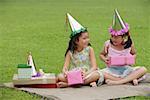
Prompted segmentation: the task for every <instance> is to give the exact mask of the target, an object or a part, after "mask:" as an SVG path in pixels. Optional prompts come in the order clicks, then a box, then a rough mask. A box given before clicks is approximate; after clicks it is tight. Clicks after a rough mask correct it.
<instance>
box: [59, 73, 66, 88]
mask: <svg viewBox="0 0 150 100" xmlns="http://www.w3.org/2000/svg"><path fill="white" fill-rule="evenodd" d="M57 87H59V88H63V87H68V83H67V79H66V77H65V76H64V74H59V75H58V76H57Z"/></svg>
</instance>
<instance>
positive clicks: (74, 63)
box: [69, 46, 104, 85]
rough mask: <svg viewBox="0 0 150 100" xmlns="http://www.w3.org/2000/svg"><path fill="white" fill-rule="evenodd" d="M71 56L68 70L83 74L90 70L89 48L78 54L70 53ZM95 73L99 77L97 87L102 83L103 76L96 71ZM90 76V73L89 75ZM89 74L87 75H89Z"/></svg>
mask: <svg viewBox="0 0 150 100" xmlns="http://www.w3.org/2000/svg"><path fill="white" fill-rule="evenodd" d="M70 55H71V63H70V68H69V70H78V69H79V70H84V71H85V72H86V71H88V70H90V69H91V67H92V66H91V63H90V46H88V47H86V48H84V49H83V50H82V51H80V52H75V53H72V52H70ZM97 72H98V73H99V75H100V78H99V80H98V81H97V85H101V83H102V82H103V81H104V76H103V74H102V72H100V71H99V70H97ZM90 74H92V72H91V73H90ZM90 74H89V75H90Z"/></svg>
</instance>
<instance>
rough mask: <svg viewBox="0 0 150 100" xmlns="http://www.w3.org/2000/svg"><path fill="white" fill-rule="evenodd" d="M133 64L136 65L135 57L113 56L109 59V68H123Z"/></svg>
mask: <svg viewBox="0 0 150 100" xmlns="http://www.w3.org/2000/svg"><path fill="white" fill-rule="evenodd" d="M133 64H135V57H134V56H132V55H128V56H112V57H109V64H108V66H122V65H133Z"/></svg>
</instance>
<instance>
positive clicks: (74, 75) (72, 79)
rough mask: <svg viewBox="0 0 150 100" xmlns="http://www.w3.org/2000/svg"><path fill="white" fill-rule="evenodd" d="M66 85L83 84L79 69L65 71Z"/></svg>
mask: <svg viewBox="0 0 150 100" xmlns="http://www.w3.org/2000/svg"><path fill="white" fill-rule="evenodd" d="M67 80H68V85H77V84H83V83H84V82H83V79H82V73H81V70H72V71H69V72H68V73H67Z"/></svg>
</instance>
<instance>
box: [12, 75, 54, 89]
mask: <svg viewBox="0 0 150 100" xmlns="http://www.w3.org/2000/svg"><path fill="white" fill-rule="evenodd" d="M13 84H14V86H15V87H32V88H56V76H55V74H54V73H45V74H44V75H41V76H38V77H31V78H21V79H20V78H19V77H18V75H17V74H14V76H13Z"/></svg>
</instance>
